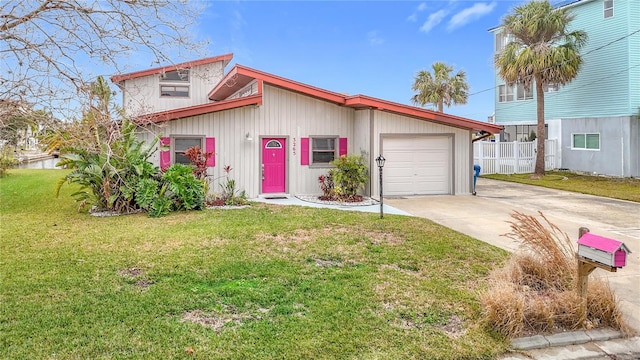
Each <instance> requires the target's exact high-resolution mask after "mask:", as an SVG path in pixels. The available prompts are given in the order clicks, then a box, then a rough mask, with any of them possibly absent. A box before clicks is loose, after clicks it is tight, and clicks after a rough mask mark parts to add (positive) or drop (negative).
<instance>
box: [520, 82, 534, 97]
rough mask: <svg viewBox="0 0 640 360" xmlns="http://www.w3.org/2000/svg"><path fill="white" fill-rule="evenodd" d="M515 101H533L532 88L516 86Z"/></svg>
mask: <svg viewBox="0 0 640 360" xmlns="http://www.w3.org/2000/svg"><path fill="white" fill-rule="evenodd" d="M517 95H518V96H517V99H518V100H531V99H533V86H531V85H529V86H528V87H527V86H524V84H522V83H518V85H517Z"/></svg>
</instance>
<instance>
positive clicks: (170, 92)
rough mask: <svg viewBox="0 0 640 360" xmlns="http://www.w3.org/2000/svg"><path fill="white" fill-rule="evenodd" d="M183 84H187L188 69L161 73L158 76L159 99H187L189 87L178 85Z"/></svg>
mask: <svg viewBox="0 0 640 360" xmlns="http://www.w3.org/2000/svg"><path fill="white" fill-rule="evenodd" d="M165 83H166V84H165ZM170 83H178V84H170ZM184 83H189V69H180V70H173V71H167V72H164V73H162V74H161V75H160V97H182V98H185V97H187V98H188V97H189V85H186V84H185V85H180V84H184Z"/></svg>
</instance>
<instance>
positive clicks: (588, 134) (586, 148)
mask: <svg viewBox="0 0 640 360" xmlns="http://www.w3.org/2000/svg"><path fill="white" fill-rule="evenodd" d="M576 136H583V137H584V146H576ZM589 136H597V137H598V147H597V148H589V147H587V137H589ZM600 140H601V138H600V133H572V134H571V150H585V151H600V149H601V144H600Z"/></svg>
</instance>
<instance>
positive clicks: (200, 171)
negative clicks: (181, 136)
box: [184, 146, 214, 180]
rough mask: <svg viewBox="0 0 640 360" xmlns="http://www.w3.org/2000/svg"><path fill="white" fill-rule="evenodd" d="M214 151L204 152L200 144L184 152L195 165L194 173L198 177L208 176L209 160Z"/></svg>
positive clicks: (202, 178) (201, 178)
mask: <svg viewBox="0 0 640 360" xmlns="http://www.w3.org/2000/svg"><path fill="white" fill-rule="evenodd" d="M213 154H214V152H213V151H211V152H203V151H202V149H200V147H199V146H194V147H191V148H189V149H187V151H185V152H184V156H186V157H187V159H189V162H190V163H191V165H193V175H195V176H196V177H197V178H198V179H200V180H204V179H205V177H206V176H207V161H208V160H209V158H211V157H212V156H213Z"/></svg>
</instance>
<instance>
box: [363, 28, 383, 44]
mask: <svg viewBox="0 0 640 360" xmlns="http://www.w3.org/2000/svg"><path fill="white" fill-rule="evenodd" d="M367 40H369V44H370V45H371V46H379V45H382V44H384V39H383V38H382V36H380V33H378V31H376V30H372V31H369V32H368V33H367Z"/></svg>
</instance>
